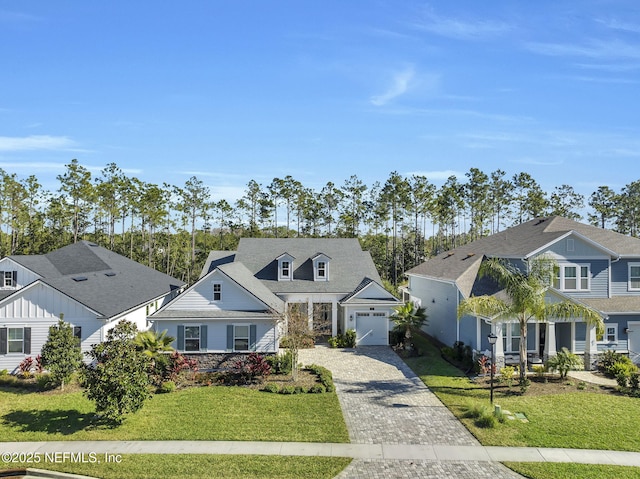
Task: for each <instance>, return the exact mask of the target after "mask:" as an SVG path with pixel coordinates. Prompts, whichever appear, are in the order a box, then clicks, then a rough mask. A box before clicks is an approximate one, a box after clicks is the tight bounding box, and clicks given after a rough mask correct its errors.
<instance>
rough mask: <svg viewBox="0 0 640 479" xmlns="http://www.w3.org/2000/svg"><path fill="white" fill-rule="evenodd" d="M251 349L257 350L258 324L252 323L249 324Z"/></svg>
mask: <svg viewBox="0 0 640 479" xmlns="http://www.w3.org/2000/svg"><path fill="white" fill-rule="evenodd" d="M249 350H250V351H255V350H256V325H255V324H252V325H250V326H249Z"/></svg>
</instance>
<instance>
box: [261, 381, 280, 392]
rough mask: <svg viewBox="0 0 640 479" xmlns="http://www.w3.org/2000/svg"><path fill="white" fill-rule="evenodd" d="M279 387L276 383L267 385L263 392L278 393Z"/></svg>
mask: <svg viewBox="0 0 640 479" xmlns="http://www.w3.org/2000/svg"><path fill="white" fill-rule="evenodd" d="M279 389H280V388H279V387H278V385H277V384H276V383H267V384H265V385H264V387H263V388H262V390H263V391H266V392H268V393H277V392H278V391H279Z"/></svg>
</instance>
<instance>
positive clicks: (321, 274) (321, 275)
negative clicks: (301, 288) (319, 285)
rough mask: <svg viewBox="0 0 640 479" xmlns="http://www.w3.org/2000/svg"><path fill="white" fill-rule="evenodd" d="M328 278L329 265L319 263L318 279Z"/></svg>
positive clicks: (322, 262)
mask: <svg viewBox="0 0 640 479" xmlns="http://www.w3.org/2000/svg"><path fill="white" fill-rule="evenodd" d="M326 276H327V263H325V262H324V261H318V277H319V278H324V277H326Z"/></svg>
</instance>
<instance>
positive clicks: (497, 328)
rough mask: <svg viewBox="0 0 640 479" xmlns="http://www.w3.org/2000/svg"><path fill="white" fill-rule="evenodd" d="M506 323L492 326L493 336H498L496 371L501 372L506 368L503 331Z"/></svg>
mask: <svg viewBox="0 0 640 479" xmlns="http://www.w3.org/2000/svg"><path fill="white" fill-rule="evenodd" d="M504 327H505V325H504V323H494V324H493V326H492V329H493V334H495V335H496V336H498V339H496V345H495V348H496V371H500V369H501V368H503V367H504V345H503V344H502V337H503V336H502V330H503V329H504Z"/></svg>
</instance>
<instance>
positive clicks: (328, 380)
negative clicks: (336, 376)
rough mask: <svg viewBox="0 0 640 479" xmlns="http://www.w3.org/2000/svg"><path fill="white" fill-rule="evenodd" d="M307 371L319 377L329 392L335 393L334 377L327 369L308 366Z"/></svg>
mask: <svg viewBox="0 0 640 479" xmlns="http://www.w3.org/2000/svg"><path fill="white" fill-rule="evenodd" d="M306 369H307V370H308V371H311V372H312V373H313V374H315V375H316V376H318V381H319V382H320V384H322V385H323V386H324V387H325V389H326V391H327V392H333V391H334V390H335V386H334V385H333V376H332V375H331V371H329V370H328V369H327V368H324V367H322V366H318V365H317V364H312V365H310V366H307V368H306Z"/></svg>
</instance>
